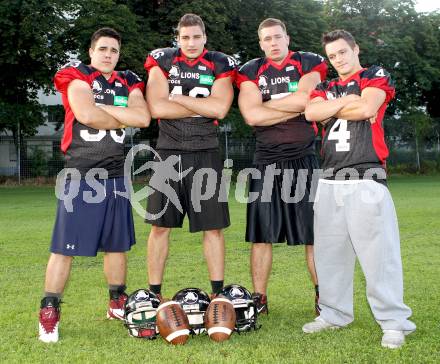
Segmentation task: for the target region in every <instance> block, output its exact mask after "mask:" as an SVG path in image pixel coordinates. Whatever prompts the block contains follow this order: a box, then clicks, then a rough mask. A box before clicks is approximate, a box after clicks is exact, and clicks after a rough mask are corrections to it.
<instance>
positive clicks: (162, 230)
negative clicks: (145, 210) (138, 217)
mask: <svg viewBox="0 0 440 364" xmlns="http://www.w3.org/2000/svg"><path fill="white" fill-rule="evenodd" d="M170 232H171V228H167V227H162V226H154V225H153V226H151V231H150V236H151V235H153V236H154V237H166V236H168V235H169V234H170Z"/></svg>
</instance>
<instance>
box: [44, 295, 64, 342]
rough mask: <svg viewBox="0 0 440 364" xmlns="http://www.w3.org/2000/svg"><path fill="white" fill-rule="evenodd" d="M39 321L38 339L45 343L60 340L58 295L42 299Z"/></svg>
mask: <svg viewBox="0 0 440 364" xmlns="http://www.w3.org/2000/svg"><path fill="white" fill-rule="evenodd" d="M39 316H40V317H39V323H38V339H39V340H41V341H43V342H45V343H56V342H57V341H58V338H59V336H58V326H59V323H60V316H61V310H60V301H59V299H58V298H56V297H44V298H43V299H42V300H41V306H40V315H39Z"/></svg>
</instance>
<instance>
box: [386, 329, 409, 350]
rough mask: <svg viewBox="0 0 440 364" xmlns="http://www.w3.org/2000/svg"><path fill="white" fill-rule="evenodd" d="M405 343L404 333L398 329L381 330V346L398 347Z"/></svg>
mask: <svg viewBox="0 0 440 364" xmlns="http://www.w3.org/2000/svg"><path fill="white" fill-rule="evenodd" d="M404 343H405V334H404V332H403V331H399V330H383V336H382V346H383V347H384V348H389V349H398V348H400V347H401V346H402V345H403V344H404Z"/></svg>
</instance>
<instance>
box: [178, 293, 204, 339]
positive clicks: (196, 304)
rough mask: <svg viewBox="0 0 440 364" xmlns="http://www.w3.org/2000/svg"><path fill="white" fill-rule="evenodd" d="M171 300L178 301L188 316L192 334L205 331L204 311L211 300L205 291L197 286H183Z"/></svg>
mask: <svg viewBox="0 0 440 364" xmlns="http://www.w3.org/2000/svg"><path fill="white" fill-rule="evenodd" d="M173 301H177V302H179V304H180V306H182V308H183V310H184V311H185V313H186V315H187V316H188V321H189V325H190V327H191V333H192V334H193V335H199V334H201V333H203V332H205V325H204V318H205V312H206V310H207V309H208V306H209V304H210V302H211V299H210V298H209V296H208V294H207V293H206V292H204V291H202V290H201V289H199V288H184V289H181V290H180V291H179V292H177V293H176V294H175V295H174V297H173Z"/></svg>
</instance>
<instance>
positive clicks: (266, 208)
mask: <svg viewBox="0 0 440 364" xmlns="http://www.w3.org/2000/svg"><path fill="white" fill-rule="evenodd" d="M258 36H259V39H260V48H261V49H262V51H263V52H264V54H265V57H262V58H256V59H253V60H251V61H249V62H247V63H246V64H244V65H243V66H242V67H241V68H240V69H239V71H238V76H237V85H238V87H239V88H240V95H239V99H238V101H239V107H240V111H241V113H242V115H243V117H244V119H245V121H246V123H247V124H248V125H251V126H252V127H253V128H254V133H255V136H256V152H255V157H254V164H255V167H256V168H257V169H258V171H259V172H260V176H261V178H259V179H256V178H251V179H250V181H249V193H250V194H251V193H252V194H253V195H255V193H257V194H258V198H257V199H255V200H254V201H249V203H248V205H247V223H246V241H248V242H252V243H253V244H252V249H251V271H252V281H253V286H254V293H253V296H254V298H255V300H256V304H257V309H258V312H259V313H260V314H261V313H267V312H268V310H267V284H268V280H269V276H270V272H271V268H272V244H276V243H282V242H284V241H286V240H287V244H288V245H298V244H304V245H305V251H306V261H307V266H308V269H309V272H310V276H311V279H312V282H313V283H314V285H315V293H316V295H315V310H316V311H318V310H319V306H318V282H317V278H316V272H315V267H314V262H313V203H312V202H310V201H309V195H310V188H311V179H312V174H313V170H314V169H317V168H319V166H318V161H317V158H316V156H315V135H316V131H317V129H316V125H314V123H310V122H308V121H307V120H306V119H305V118H304V108H305V105H306V103H307V101H308V98H309V94H310V92H311V91H312V90H313V89H314V88H315V87H316V85H317V84H318V83H319V82H320V81H321V80H323V79H325V76H326V73H327V65H326V63H325V61H324V58H322V57H321V56H319V55H317V54H314V53H308V52H292V51H290V50H289V41H290V39H289V36H288V35H287V31H286V26H285V24H284V23H283V22H282V21H281V20H278V19H273V18H268V19H265V20H264V21H262V22H261V24H260V26H259V27H258ZM301 170H302V172H306V173H305V174H303V175H302V176H300V174H301V173H302V172H301ZM270 175H272V177H270ZM270 178H273V180H272V182H273V183H270V181H269V179H270ZM266 180H268V182H269V183H267V182H266ZM284 186H288V188H284ZM295 191H302V192H301V193H302V194H303V197H302V198H298V201H295V202H291V201H290V200H289V198H290V197H289V196H291V195H294V194H295V193H296V192H295Z"/></svg>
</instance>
